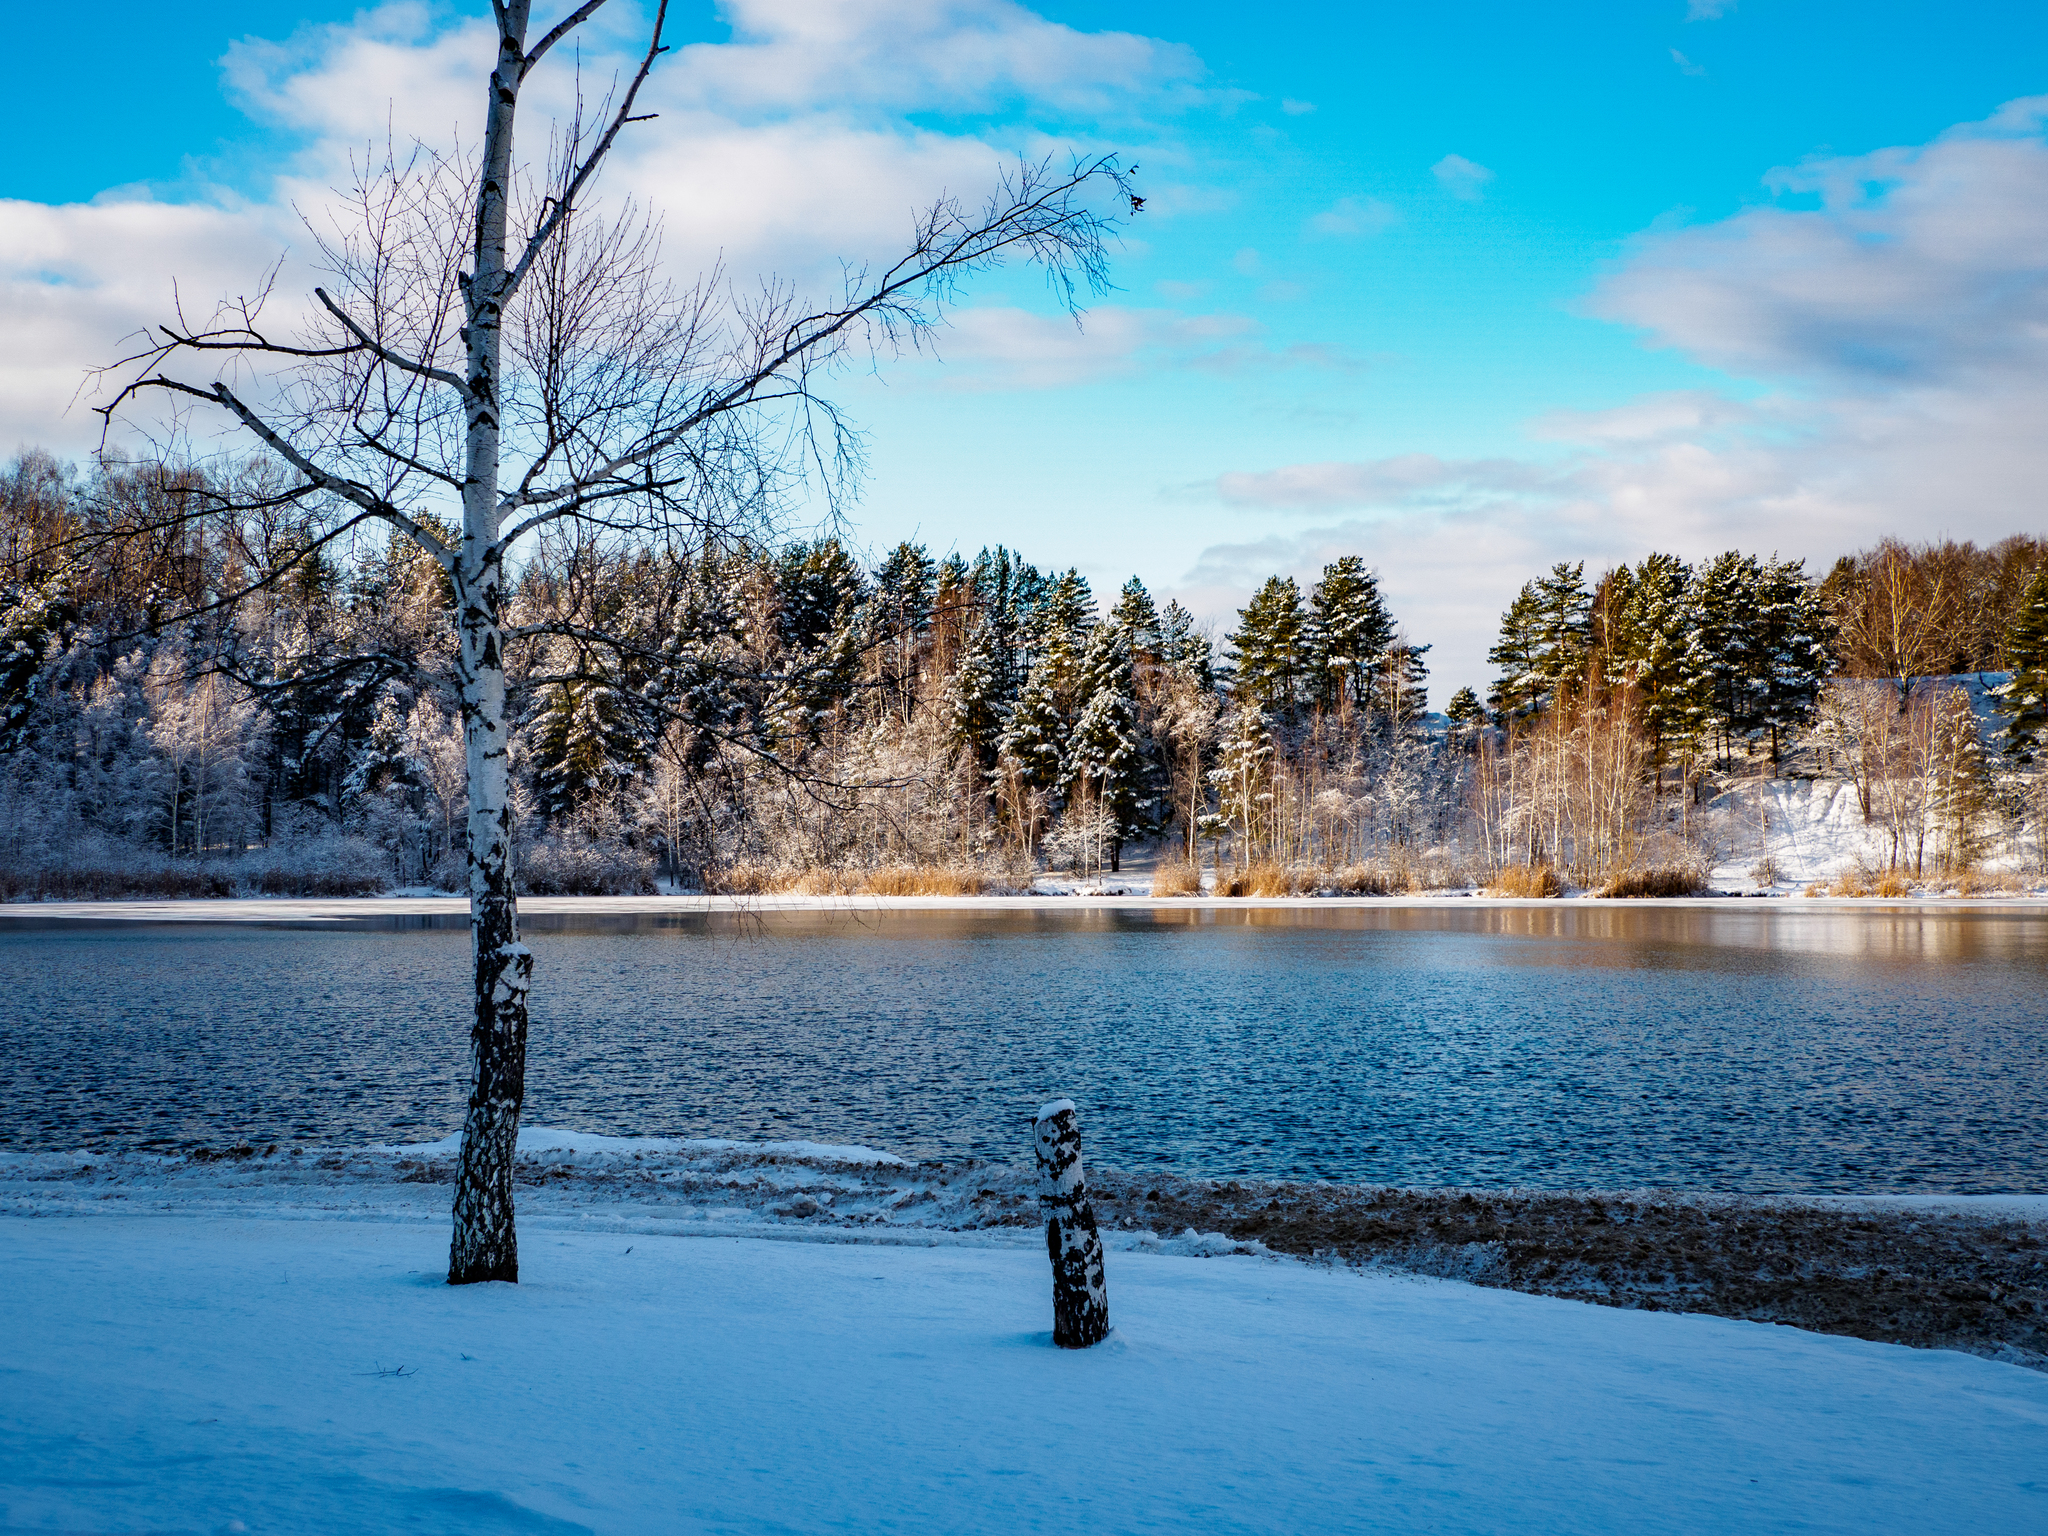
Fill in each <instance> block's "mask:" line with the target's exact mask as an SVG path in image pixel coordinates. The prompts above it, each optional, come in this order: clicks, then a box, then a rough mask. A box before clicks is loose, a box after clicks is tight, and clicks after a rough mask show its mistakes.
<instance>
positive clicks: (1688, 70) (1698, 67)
mask: <svg viewBox="0 0 2048 1536" xmlns="http://www.w3.org/2000/svg"><path fill="white" fill-rule="evenodd" d="M1671 62H1672V63H1674V64H1676V65H1677V66H1678V72H1679V73H1680V74H1681V75H1693V76H1700V75H1704V74H1705V73H1706V72H1707V66H1706V65H1704V64H1695V63H1693V61H1692V60H1691V59H1688V58H1687V57H1686V56H1685V55H1684V54H1682V53H1680V52H1679V51H1678V50H1677V49H1676V48H1674V49H1672V50H1671Z"/></svg>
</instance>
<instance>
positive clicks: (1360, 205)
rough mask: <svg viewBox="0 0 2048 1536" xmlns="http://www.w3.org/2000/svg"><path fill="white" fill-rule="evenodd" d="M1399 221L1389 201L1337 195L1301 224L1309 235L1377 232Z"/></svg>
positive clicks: (1399, 218)
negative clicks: (1327, 205) (1327, 204)
mask: <svg viewBox="0 0 2048 1536" xmlns="http://www.w3.org/2000/svg"><path fill="white" fill-rule="evenodd" d="M1400 222H1401V215H1400V214H1399V213H1398V212H1396V211H1395V209H1394V207H1393V205H1392V204H1391V203H1383V202H1381V201H1380V200H1379V199H1378V198H1376V197H1366V198H1358V197H1340V198H1338V199H1337V201H1336V202H1334V203H1332V204H1331V205H1330V206H1329V207H1327V208H1325V209H1324V210H1323V211H1322V212H1321V213H1318V214H1313V215H1311V216H1310V218H1309V219H1308V221H1307V223H1306V224H1304V225H1303V226H1302V227H1303V228H1304V229H1305V230H1306V231H1307V232H1308V233H1310V234H1312V235H1377V234H1379V233H1380V232H1381V231H1382V230H1385V229H1389V228H1391V227H1392V226H1394V225H1396V224H1398V223H1400Z"/></svg>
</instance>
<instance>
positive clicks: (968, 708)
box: [949, 622, 1009, 772]
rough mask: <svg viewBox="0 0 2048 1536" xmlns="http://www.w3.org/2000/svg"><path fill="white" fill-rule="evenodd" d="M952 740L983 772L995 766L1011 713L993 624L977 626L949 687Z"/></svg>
mask: <svg viewBox="0 0 2048 1536" xmlns="http://www.w3.org/2000/svg"><path fill="white" fill-rule="evenodd" d="M949 694H950V699H951V704H952V737H953V740H954V742H955V743H956V744H958V745H960V746H964V747H966V748H968V749H969V750H970V751H972V752H973V754H974V760H975V762H976V764H978V765H979V766H980V768H981V769H982V771H983V772H987V771H988V770H989V769H991V768H993V767H994V766H995V762H996V755H997V753H998V751H999V749H1000V743H1001V741H1002V737H1003V727H1004V725H1005V723H1006V720H1007V717H1008V714H1009V707H1008V706H1009V700H1008V699H1007V698H1006V697H1005V696H1004V689H1003V669H1002V662H1001V659H1000V657H999V655H998V653H997V645H996V636H995V629H994V626H993V625H990V624H988V623H985V622H984V623H982V624H980V625H977V626H976V628H975V631H974V634H973V637H972V638H971V639H970V640H969V641H968V642H967V650H966V653H965V654H964V655H963V656H962V657H961V658H960V666H959V668H958V669H957V670H956V671H955V672H954V674H953V679H952V683H951V685H950V688H949Z"/></svg>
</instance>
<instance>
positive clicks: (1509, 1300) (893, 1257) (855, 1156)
mask: <svg viewBox="0 0 2048 1536" xmlns="http://www.w3.org/2000/svg"><path fill="white" fill-rule="evenodd" d="M529 1135H530V1136H531V1137H532V1140H531V1141H530V1142H529V1141H528V1140H527V1139H526V1137H522V1148H523V1149H528V1150H530V1151H531V1152H532V1154H533V1156H534V1158H535V1160H536V1164H537V1171H536V1177H537V1178H538V1179H539V1182H536V1183H532V1184H524V1183H523V1184H522V1186H521V1191H520V1200H521V1216H520V1229H521V1234H522V1238H523V1243H522V1259H523V1268H522V1274H523V1277H524V1280H523V1283H522V1284H521V1285H519V1286H517V1287H513V1286H505V1285H487V1286H473V1287H465V1288H460V1289H452V1288H450V1287H448V1286H446V1285H445V1284H443V1283H442V1276H443V1273H444V1271H445V1265H446V1257H447V1225H446V1222H447V1217H446V1207H447V1199H448V1186H447V1185H446V1184H445V1183H440V1184H435V1183H418V1182H401V1181H400V1180H399V1179H398V1178H396V1177H394V1175H395V1174H398V1173H399V1172H400V1171H401V1170H408V1169H411V1170H418V1169H420V1168H422V1167H424V1166H426V1165H425V1164H424V1163H423V1162H422V1161H421V1159H422V1157H423V1156H424V1157H427V1158H433V1157H441V1156H445V1155H446V1153H447V1152H448V1151H450V1150H452V1149H451V1148H449V1147H448V1144H447V1143H430V1144H426V1145H425V1146H421V1147H412V1148H393V1149H383V1150H381V1151H363V1150H358V1151H338V1150H337V1151H332V1152H325V1153H313V1154H309V1155H306V1156H302V1157H296V1158H294V1157H288V1156H272V1157H264V1156H262V1155H260V1154H258V1155H255V1156H252V1157H249V1158H246V1159H240V1160H229V1161H222V1162H217V1163H212V1164H203V1165H202V1164H194V1163H189V1162H185V1161H182V1160H167V1159H160V1158H142V1157H124V1158H115V1159H103V1158H93V1157H88V1156H85V1155H83V1154H70V1155H63V1156H53V1155H45V1154H35V1155H15V1156H12V1157H8V1158H5V1159H0V1212H4V1213H5V1214H4V1215H0V1276H4V1283H0V1370H4V1371H5V1372H6V1378H5V1379H6V1386H5V1390H0V1443H4V1445H5V1446H6V1450H5V1453H4V1455H0V1527H5V1528H10V1529H14V1528H27V1529H35V1528H55V1529H71V1530H86V1529H90V1530H100V1531H109V1530H123V1529H126V1530H140V1529H178V1530H226V1529H235V1528H238V1523H239V1528H243V1529H246V1530H249V1531H256V1532H261V1531H290V1532H308V1533H318V1532H325V1531H361V1530H408V1529H418V1530H431V1531H438V1532H472V1531H474V1532H495V1531H525V1532H536V1531H572V1530H595V1531H607V1532H611V1531H618V1532H635V1531H675V1530H685V1531H736V1530H744V1531H758V1530H778V1531H824V1530H841V1531H843V1530H855V1531H880V1530H903V1531H914V1530H915V1531H921V1530H948V1531H952V1530H983V1531H1025V1530H1046V1529H1057V1528H1067V1529H1076V1530H1089V1531H1104V1532H1124V1531H1129V1532H1139V1531H1275V1532H1282V1531H1285V1532H1294V1531H1357V1530H1372V1531H1385V1532H1403V1531H1417V1532H1422V1531H1430V1532H1436V1531H1445V1532H1460V1531H1546V1532H1551V1531H1555V1532H1623V1531H1626V1532H1661V1531H1672V1532H1678V1531H1687V1532H1690V1531H1704V1530H1740V1531H1744V1532H1773V1531H1841V1532H1867V1531H1908V1530H1910V1531H1915V1532H1943V1531H1956V1532H1970V1533H1972V1536H1975V1533H1979V1532H1982V1531H1989V1530H1997V1531H2021V1530H2041V1529H2044V1528H2048V1479H2044V1478H2043V1476H2042V1469H2043V1468H2044V1467H2048V1376H2044V1375H2042V1374H2040V1373H2037V1372H2032V1371H2027V1370H2023V1369H2021V1368H2019V1367H2016V1366H2011V1365H2006V1364H2001V1363H1998V1362H1995V1361H1989V1360H1984V1359H1979V1358H1976V1357H1973V1356H1966V1355H1961V1354H1954V1353H1947V1352H1940V1351H1918V1350H1907V1349H1902V1348H1898V1347H1894V1346H1887V1345H1879V1344H1869V1343H1864V1342H1860V1341H1857V1340H1851V1339H1841V1338H1828V1337H1822V1336H1819V1335H1814V1334H1807V1333H1802V1332H1798V1331H1796V1330H1792V1329H1787V1328H1779V1327H1769V1326H1763V1325H1758V1324H1750V1323H1739V1322H1729V1321H1724V1320H1720V1319H1714V1318H1705V1317H1686V1316H1677V1315H1672V1314H1668V1313H1651V1312H1630V1311H1620V1310H1614V1309H1606V1308H1596V1307H1590V1306H1585V1305H1582V1304H1579V1303H1574V1302H1566V1301H1558V1300H1553V1299H1548V1298H1542V1297H1532V1296H1526V1295H1521V1294H1518V1293H1514V1292H1509V1291H1499V1290H1483V1289H1478V1288H1474V1287H1471V1286H1467V1285H1463V1284H1459V1283H1456V1282H1451V1281H1439V1280H1420V1279H1413V1278H1405V1277H1401V1276H1397V1275H1390V1274H1387V1273H1384V1272H1378V1271H1372V1272H1356V1271H1349V1270H1340V1269H1332V1268H1328V1267H1323V1266H1317V1265H1311V1264H1304V1263H1298V1262H1294V1261H1283V1260H1276V1259H1273V1258H1271V1257H1267V1256H1261V1255H1260V1254H1258V1253H1257V1252H1256V1251H1247V1246H1246V1245H1244V1244H1240V1243H1233V1242H1231V1241H1230V1240H1229V1239H1226V1238H1219V1237H1216V1236H1215V1235H1214V1234H1208V1235H1206V1236H1205V1235H1203V1234H1198V1233H1194V1234H1183V1235H1182V1236H1180V1237H1178V1238H1173V1237H1160V1236H1156V1235H1153V1234H1130V1233H1119V1234H1111V1233H1105V1234H1104V1236H1105V1238H1106V1239H1108V1240H1109V1242H1110V1245H1111V1251H1110V1255H1109V1276H1108V1280H1109V1302H1110V1311H1111V1318H1112V1321H1113V1323H1114V1325H1115V1331H1114V1333H1112V1335H1111V1336H1110V1338H1109V1340H1108V1341H1107V1342H1106V1343H1105V1344H1103V1345H1101V1346H1099V1347H1097V1348H1095V1349H1093V1350H1088V1351H1085V1352H1068V1351H1060V1350H1055V1349H1054V1348H1052V1346H1051V1344H1050V1336H1049V1323H1050V1278H1049V1273H1048V1269H1047V1264H1046V1258H1045V1252H1044V1247H1043V1239H1042V1236H1041V1234H1040V1229H1039V1228H1038V1227H1037V1226H1036V1225H1035V1224H1033V1225H1014V1224H1013V1225H998V1226H994V1227H991V1228H988V1229H985V1230H980V1231H972V1230H968V1231H941V1230H938V1229H937V1228H936V1227H935V1228H933V1229H930V1230H923V1231H920V1230H918V1229H916V1228H915V1227H913V1226H908V1225H899V1226H896V1227H890V1228H888V1229H886V1230H884V1229H879V1228H876V1229H869V1228H862V1227H861V1226H859V1224H858V1223H859V1219H860V1218H859V1215H858V1213H856V1212H853V1211H840V1210H838V1207H840V1206H853V1205H856V1204H858V1203H859V1202H860V1200H861V1199H862V1198H864V1197H863V1196H862V1195H861V1191H862V1190H863V1189H865V1188H867V1187H869V1186H870V1185H871V1184H873V1183H874V1182H875V1181H876V1178H877V1176H878V1175H881V1174H884V1173H886V1174H887V1182H888V1187H889V1188H890V1189H891V1190H892V1191H893V1192H894V1194H893V1195H892V1199H893V1198H900V1196H901V1192H902V1191H903V1189H904V1188H905V1187H907V1185H909V1184H913V1183H915V1180H916V1178H917V1177H918V1175H917V1173H916V1170H914V1169H909V1168H908V1167H907V1166H906V1165H902V1164H900V1161H898V1160H891V1161H892V1162H895V1163H896V1168H895V1170H894V1171H890V1169H889V1165H888V1164H887V1163H876V1164H869V1163H865V1162H863V1161H862V1159H863V1158H876V1159H883V1158H886V1157H887V1154H882V1153H873V1152H869V1151H867V1150H866V1149H860V1148H830V1149H816V1150H812V1151H808V1152H797V1151H793V1150H777V1149H775V1148H771V1147H768V1146H764V1145H761V1144H754V1145H752V1146H749V1145H747V1144H743V1143H736V1142H720V1141H698V1142H688V1143H684V1142H663V1141H657V1140H653V1139H627V1138H607V1137H591V1136H581V1135H574V1134H570V1133H563V1132H553V1131H547V1130H536V1131H533V1132H531V1133H529ZM794 1145H800V1144H777V1147H779V1148H789V1147H792V1146H794ZM553 1164H562V1165H565V1166H566V1165H571V1164H573V1165H574V1166H575V1167H577V1168H578V1169H581V1170H584V1171H585V1172H587V1173H589V1174H590V1175H591V1177H590V1178H588V1179H583V1180H578V1181H569V1182H573V1183H577V1184H578V1185H579V1186H581V1187H579V1188H577V1189H573V1190H572V1189H558V1188H556V1187H554V1185H555V1184H556V1183H557V1181H554V1180H551V1179H549V1178H546V1177H545V1171H546V1169H547V1167H548V1166H550V1165H553ZM650 1166H653V1167H657V1168H662V1169H668V1170H673V1169H677V1168H689V1169H695V1170H697V1172H698V1174H699V1175H701V1180H700V1182H699V1184H697V1185H693V1186H691V1187H690V1188H689V1189H688V1190H682V1189H681V1188H680V1186H677V1185H664V1184H661V1183H660V1182H659V1179H654V1180H653V1182H647V1183H639V1184H636V1183H633V1182H631V1181H629V1180H627V1179H626V1178H625V1175H626V1173H627V1172H628V1171H630V1170H644V1169H647V1168H649V1167H650ZM864 1169H872V1170H873V1171H872V1172H864V1171H863V1170H864ZM607 1170H609V1171H610V1173H609V1174H607V1172H606V1171H607ZM611 1174H616V1175H617V1176H618V1182H613V1183H608V1182H606V1178H607V1177H609V1176H610V1175H611ZM600 1175H603V1176H600ZM636 1177H637V1175H636ZM987 1177H988V1178H989V1179H990V1180H991V1181H993V1182H995V1183H999V1184H1003V1185H1004V1187H1005V1189H1009V1188H1010V1186H1012V1185H1014V1186H1015V1187H1016V1189H1017V1190H1022V1189H1023V1188H1024V1187H1025V1185H1026V1184H1027V1183H1028V1178H1029V1174H1028V1171H1027V1170H1022V1169H1019V1170H1014V1171H1008V1170H997V1169H994V1168H990V1169H988V1170H987ZM719 1180H724V1181H726V1185H725V1186H720V1187H729V1188H730V1189H731V1190H732V1199H731V1201H730V1202H729V1204H728V1205H727V1207H725V1208H724V1209H723V1214H722V1215H721V1212H720V1210H718V1209H715V1208H712V1206H710V1205H707V1204H706V1203H705V1202H707V1200H708V1199H709V1197H707V1196H706V1195H705V1193H704V1189H705V1187H708V1186H711V1185H717V1184H718V1181H719ZM864 1181H866V1182H864ZM970 1182H971V1181H970ZM669 1188H673V1189H676V1190H677V1193H676V1195H675V1199H674V1201H673V1202H665V1201H664V1200H663V1198H661V1194H660V1192H661V1190H662V1189H669ZM797 1190H801V1191H804V1192H805V1193H804V1194H803V1195H802V1197H801V1199H802V1200H803V1201H808V1203H809V1205H810V1206H811V1207H813V1208H824V1209H831V1210H833V1211H834V1213H835V1218H836V1219H838V1220H840V1221H841V1222H842V1224H841V1225H839V1226H837V1227H834V1228H831V1229H829V1230H818V1231H817V1232H816V1235H818V1236H827V1237H830V1238H832V1239H833V1240H832V1241H823V1242H820V1241H802V1240H792V1239H800V1238H802V1237H804V1236H806V1235H810V1233H811V1232H812V1231H813V1229H812V1228H811V1227H810V1226H809V1225H808V1224H807V1223H806V1222H805V1221H804V1220H802V1219H800V1217H798V1216H785V1215H780V1214H777V1210H776V1208H775V1207H773V1206H772V1204H771V1203H770V1202H772V1201H773V1200H775V1199H777V1198H779V1197H781V1196H786V1195H788V1194H790V1193H791V1192H792V1191H797ZM693 1202H695V1203H694V1204H693ZM930 1208H931V1202H927V1203H926V1204H924V1205H922V1206H917V1207H915V1209H921V1210H929V1209H930ZM782 1209H784V1210H792V1211H794V1210H797V1209H799V1202H796V1201H792V1202H790V1203H789V1204H788V1205H785V1206H784V1207H782ZM958 1215H959V1212H957V1211H956V1212H955V1213H954V1214H953V1215H952V1216H950V1217H948V1218H946V1220H947V1221H948V1222H951V1223H953V1224H956V1225H957V1218H958ZM914 1219H916V1218H915V1217H914V1216H913V1215H910V1214H905V1215H904V1216H903V1218H902V1220H903V1222H905V1223H908V1222H910V1221H913V1220H914ZM868 1231H872V1232H873V1235H875V1236H886V1237H890V1238H893V1239H894V1242H893V1243H876V1242H873V1241H864V1240H855V1239H858V1238H861V1237H862V1236H863V1234H864V1233H865V1232H868ZM770 1235H774V1236H779V1237H782V1238H783V1239H785V1240H783V1241H774V1242H771V1241H763V1240H762V1239H763V1238H765V1237H768V1236H770ZM1204 1255H1211V1256H1206V1257H1205V1256H1204Z"/></svg>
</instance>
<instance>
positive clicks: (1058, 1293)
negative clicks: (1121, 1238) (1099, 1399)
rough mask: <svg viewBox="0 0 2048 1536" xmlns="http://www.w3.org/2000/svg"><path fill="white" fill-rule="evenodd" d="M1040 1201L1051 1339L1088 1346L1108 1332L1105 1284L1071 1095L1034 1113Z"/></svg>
mask: <svg viewBox="0 0 2048 1536" xmlns="http://www.w3.org/2000/svg"><path fill="white" fill-rule="evenodd" d="M1033 1129H1034V1131H1035V1134H1036V1141H1037V1146H1038V1184H1039V1192H1038V1203H1039V1204H1040V1205H1042V1206H1044V1207H1045V1249H1046V1253H1047V1255H1048V1256H1049V1257H1050V1258H1051V1260H1052V1341H1053V1343H1055V1344H1057V1345H1059V1346H1060V1348H1062V1349H1086V1348H1088V1347H1089V1346H1090V1345H1091V1344H1100V1343H1101V1342H1102V1341H1103V1339H1104V1338H1105V1337H1107V1336H1108V1334H1109V1288H1108V1285H1107V1284H1106V1282H1105V1281H1104V1279H1103V1272H1102V1236H1101V1234H1100V1233H1099V1232H1098V1231H1097V1230H1096V1227H1095V1209H1094V1207H1093V1206H1091V1205H1090V1204H1089V1203H1088V1181H1087V1179H1086V1178H1085V1177H1084V1176H1083V1174H1082V1170H1081V1125H1080V1120H1079V1118H1078V1117H1077V1115H1076V1113H1075V1110H1074V1101H1073V1100H1072V1099H1054V1100H1053V1101H1052V1103H1050V1104H1048V1105H1046V1106H1045V1107H1044V1108H1043V1109H1041V1110H1040V1111H1039V1112H1038V1116H1037V1120H1036V1123H1035V1125H1034V1127H1033Z"/></svg>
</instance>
